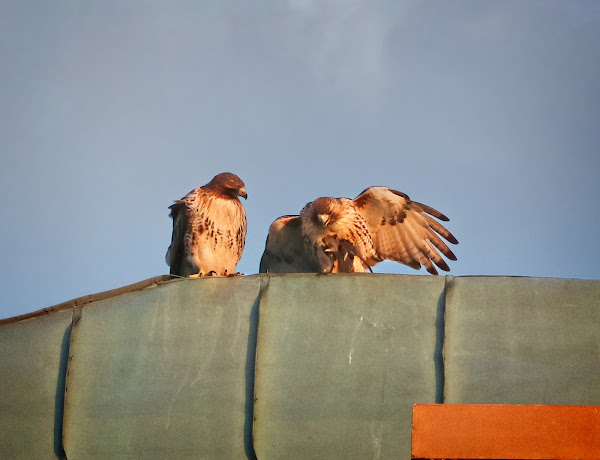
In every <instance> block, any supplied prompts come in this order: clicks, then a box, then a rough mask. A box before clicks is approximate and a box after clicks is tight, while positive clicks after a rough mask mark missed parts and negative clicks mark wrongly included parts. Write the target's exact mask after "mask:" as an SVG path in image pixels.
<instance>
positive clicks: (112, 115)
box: [0, 0, 600, 317]
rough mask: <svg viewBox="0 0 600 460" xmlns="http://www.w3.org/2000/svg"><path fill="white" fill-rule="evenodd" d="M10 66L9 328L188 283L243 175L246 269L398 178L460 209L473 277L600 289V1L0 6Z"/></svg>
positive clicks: (405, 187)
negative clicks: (56, 310)
mask: <svg viewBox="0 0 600 460" xmlns="http://www.w3.org/2000/svg"><path fill="white" fill-rule="evenodd" d="M0 62H1V66H0V152H1V155H2V158H1V160H2V161H1V162H0V210H1V212H2V226H1V228H0V245H1V246H0V249H1V253H2V256H3V263H2V266H1V268H0V270H1V277H0V279H1V280H2V285H1V286H2V294H1V301H0V317H6V316H13V315H16V314H21V313H25V312H28V311H33V310H36V309H39V308H42V307H47V306H50V305H53V304H56V303H59V302H62V301H66V300H69V299H72V298H74V297H78V296H81V295H84V294H90V293H94V292H100V291H103V290H107V289H112V288H115V287H119V286H122V285H125V284H129V283H133V282H136V281H139V280H142V279H145V278H149V277H151V276H154V275H159V274H163V273H168V267H167V266H166V264H165V262H164V255H165V251H166V249H167V246H168V245H169V243H170V238H171V228H172V227H171V220H170V219H169V218H168V209H167V207H168V206H169V205H170V204H171V203H172V201H173V200H175V199H178V198H181V197H182V196H183V195H185V194H186V193H187V192H189V191H190V190H191V189H192V188H194V187H197V186H199V185H203V184H205V183H206V182H208V181H209V180H210V179H211V178H212V177H213V176H214V175H215V174H217V173H219V172H222V171H231V172H235V173H237V174H238V175H239V176H240V177H241V178H242V179H243V180H244V181H245V183H246V188H247V190H248V195H249V198H248V200H247V201H246V202H245V203H244V205H245V207H246V211H247V215H248V236H247V239H246V250H245V252H244V255H243V257H242V260H241V262H240V264H239V265H238V269H239V270H241V271H242V272H244V273H246V274H252V273H256V272H257V271H258V263H259V260H260V256H261V254H262V251H263V249H264V242H265V238H266V233H267V229H268V226H269V224H270V223H271V222H272V221H273V219H275V218H276V217H278V216H280V215H283V214H294V213H297V212H299V210H300V209H301V208H302V207H303V206H304V204H306V202H308V201H311V200H312V199H314V198H316V197H318V196H348V197H352V198H353V197H355V196H356V195H357V194H358V193H359V192H360V191H362V190H363V189H364V188H366V187H368V186H371V185H387V186H390V187H393V188H395V189H398V190H401V191H403V192H405V193H407V194H409V195H410V196H411V198H413V199H415V200H416V201H420V202H423V203H426V204H429V205H431V206H433V207H435V208H437V209H439V210H440V211H442V212H444V213H445V214H447V215H448V216H449V217H450V219H451V221H450V222H449V224H448V228H449V229H450V230H451V231H452V232H453V233H454V234H455V235H456V237H457V238H458V239H459V240H460V245H459V246H458V247H456V248H453V249H456V250H455V253H456V255H457V256H458V261H457V262H454V263H451V264H450V266H451V268H452V271H451V274H455V275H471V274H473V275H526V276H551V277H568V278H594V279H598V278H600V267H599V265H598V260H599V259H600V249H599V248H600V245H599V244H598V242H597V239H598V236H599V235H600V206H599V205H598V198H599V196H600V1H597V0H590V1H578V0H564V1H553V0H539V1H534V0H518V1H511V0H498V1H485V2H483V1H480V0H472V1H464V0H454V1H427V0H425V1H424V0H415V1H400V0H379V1H377V0H287V1H286V0H261V1H260V2H243V1H224V0H218V1H216V0H215V1H208V0H207V1H188V2H185V1H169V2H162V1H161V2H158V1H146V0H144V1H141V0H140V1H121V0H115V1H75V0H72V1H66V0H57V1H53V2H41V1H39V0H31V1H26V0H19V1H17V0H13V1H11V0H1V1H0ZM375 271H376V272H393V273H424V274H426V272H425V271H424V270H421V272H415V271H413V270H412V269H410V268H407V267H404V266H401V265H400V264H394V263H384V264H380V265H378V266H376V267H375ZM427 276H429V275H427Z"/></svg>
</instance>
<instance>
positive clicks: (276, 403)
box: [254, 274, 444, 460]
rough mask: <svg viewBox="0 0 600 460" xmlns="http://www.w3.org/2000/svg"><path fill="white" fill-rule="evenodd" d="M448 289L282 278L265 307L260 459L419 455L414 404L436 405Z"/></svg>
mask: <svg viewBox="0 0 600 460" xmlns="http://www.w3.org/2000/svg"><path fill="white" fill-rule="evenodd" d="M443 290H444V278H443V277H421V276H394V275H371V274H350V275H326V276H323V275H304V276H303V275H286V276H272V277H271V278H270V282H269V284H268V287H266V289H265V290H264V292H263V294H262V297H261V302H260V321H259V338H258V349H257V356H256V381H255V391H256V398H257V401H256V404H255V425H254V446H255V449H256V453H257V456H258V458H259V459H261V460H268V459H282V458H327V459H335V458H340V459H352V458H359V459H364V458H410V433H411V411H412V405H413V404H414V403H416V402H435V396H436V372H435V365H434V354H435V351H436V317H437V316H438V314H439V309H438V304H439V302H440V296H441V295H442V292H443Z"/></svg>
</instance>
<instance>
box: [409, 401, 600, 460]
mask: <svg viewBox="0 0 600 460" xmlns="http://www.w3.org/2000/svg"><path fill="white" fill-rule="evenodd" d="M412 457H413V458H415V459H432V460H434V459H450V458H452V459H463V460H469V459H506V460H508V459H521V460H522V459H528V460H536V459H540V460H542V459H549V458H552V459H556V460H570V459H574V458H577V459H581V460H597V459H599V458H600V406H554V405H544V406H540V405H504V404H493V405H486V404H484V405H479V404H436V405H420V404H419V405H416V406H415V407H414V410H413V435H412Z"/></svg>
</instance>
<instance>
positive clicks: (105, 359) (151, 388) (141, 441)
mask: <svg viewBox="0 0 600 460" xmlns="http://www.w3.org/2000/svg"><path fill="white" fill-rule="evenodd" d="M259 285H260V282H259V277H258V276H254V277H252V276H249V277H243V278H241V277H240V278H203V279H194V280H189V279H187V280H177V281H172V282H169V283H166V284H163V285H161V286H160V287H158V288H151V289H146V290H144V291H141V292H137V293H130V294H124V295H121V296H119V297H115V298H112V299H107V300H102V301H99V302H95V303H93V304H89V305H87V306H86V307H85V308H84V309H83V310H82V315H81V318H80V320H79V321H78V322H77V323H76V324H75V325H74V327H73V335H72V344H71V352H70V362H69V374H68V377H67V393H66V405H65V440H64V444H65V450H66V452H67V456H68V458H69V460H76V459H93V458H110V459H116V458H143V459H151V458H177V459H180V458H211V459H213V458H223V459H237V458H246V453H245V449H248V444H250V443H249V437H248V436H246V439H245V435H244V433H245V431H246V432H249V426H250V420H247V413H248V411H247V406H248V401H247V400H248V395H247V382H246V378H247V374H248V372H247V367H250V369H252V365H253V363H250V364H249V363H248V362H247V359H248V358H247V351H248V349H250V350H251V353H250V355H251V356H253V354H254V352H253V349H254V344H252V343H250V344H249V332H250V315H251V313H252V311H253V306H254V308H256V306H257V304H258V300H257V296H258V293H259ZM250 374H251V371H250ZM245 441H246V445H245ZM250 449H251V445H250Z"/></svg>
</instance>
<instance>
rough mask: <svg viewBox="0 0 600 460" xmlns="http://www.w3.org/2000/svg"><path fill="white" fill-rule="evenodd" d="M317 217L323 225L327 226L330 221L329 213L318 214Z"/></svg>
mask: <svg viewBox="0 0 600 460" xmlns="http://www.w3.org/2000/svg"><path fill="white" fill-rule="evenodd" d="M317 219H319V222H321V225H322V226H323V227H325V226H327V224H328V223H329V214H317Z"/></svg>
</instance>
